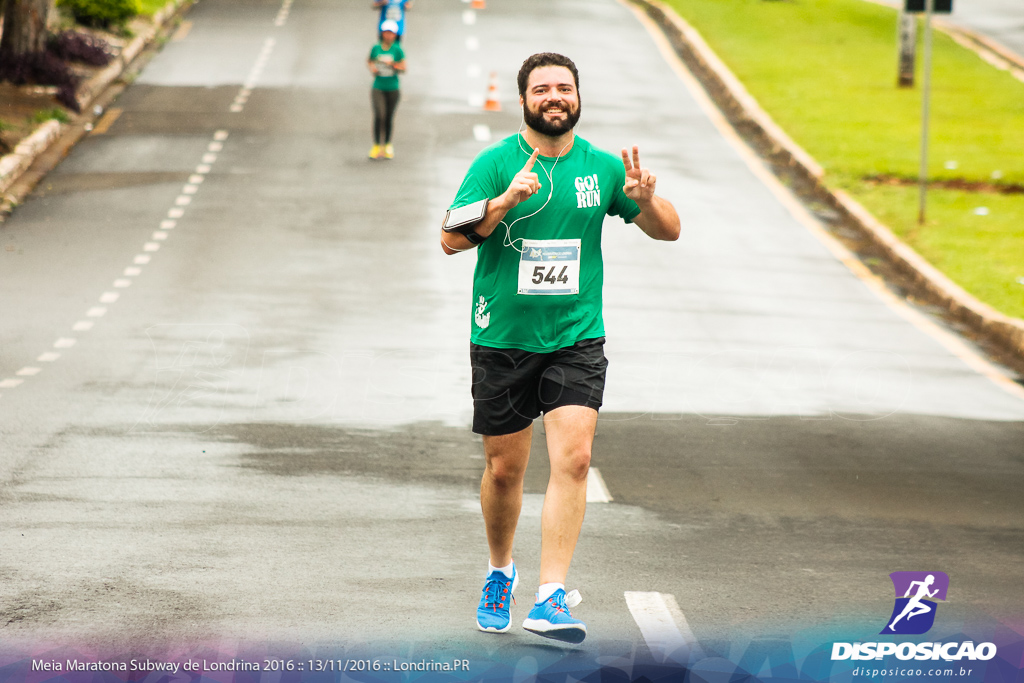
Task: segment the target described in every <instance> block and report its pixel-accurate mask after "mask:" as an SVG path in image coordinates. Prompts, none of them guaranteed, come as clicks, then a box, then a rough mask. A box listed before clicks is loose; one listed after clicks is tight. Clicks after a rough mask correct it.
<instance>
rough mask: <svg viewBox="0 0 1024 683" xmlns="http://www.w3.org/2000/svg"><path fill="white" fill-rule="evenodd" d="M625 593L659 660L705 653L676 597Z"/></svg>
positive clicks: (649, 644) (628, 603)
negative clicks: (701, 650)
mask: <svg viewBox="0 0 1024 683" xmlns="http://www.w3.org/2000/svg"><path fill="white" fill-rule="evenodd" d="M625 596H626V606H627V607H629V613H630V614H632V615H633V620H634V621H635V622H636V625H637V626H639V627H640V633H641V635H643V637H644V642H645V643H647V648H648V649H649V650H650V651H651V654H652V655H654V657H655V658H656V659H658V660H661V661H664V660H666V659H668V658H669V657H671V658H672V659H674V660H676V661H686V660H687V659H689V658H690V657H691V656H692V655H697V657H698V658H699V657H700V656H702V655H701V652H700V645H699V644H698V643H697V639H696V638H695V637H694V635H693V631H691V630H690V625H689V624H688V623H686V617H684V616H683V612H682V610H680V609H679V605H678V604H676V599H675V596H673V595H668V594H666V593H643V592H639V591H626V592H625Z"/></svg>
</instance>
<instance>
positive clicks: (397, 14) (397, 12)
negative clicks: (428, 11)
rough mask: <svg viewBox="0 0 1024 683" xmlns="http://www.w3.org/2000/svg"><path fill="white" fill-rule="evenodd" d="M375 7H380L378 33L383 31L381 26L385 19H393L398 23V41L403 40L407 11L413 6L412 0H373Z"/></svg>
mask: <svg viewBox="0 0 1024 683" xmlns="http://www.w3.org/2000/svg"><path fill="white" fill-rule="evenodd" d="M373 7H374V9H377V8H379V9H380V20H379V21H378V23H377V25H378V29H377V33H382V32H383V29H381V28H379V27H380V26H382V25H383V24H384V22H385V21H393V22H395V23H396V24H398V37H397V38H396V41H401V40H402V35H403V34H404V33H405V11H406V10H407V9H410V8H412V0H373Z"/></svg>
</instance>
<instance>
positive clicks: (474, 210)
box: [441, 199, 489, 234]
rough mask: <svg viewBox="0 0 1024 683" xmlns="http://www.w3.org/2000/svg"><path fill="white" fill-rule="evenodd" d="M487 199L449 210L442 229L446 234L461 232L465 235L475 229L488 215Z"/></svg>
mask: <svg viewBox="0 0 1024 683" xmlns="http://www.w3.org/2000/svg"><path fill="white" fill-rule="evenodd" d="M488 201H489V200H487V199H481V200H480V201H478V202H473V203H472V204H467V205H465V206H460V207H459V208H457V209H449V210H448V213H447V214H446V215H445V217H444V224H443V225H442V226H441V229H442V230H444V231H445V232H461V233H463V234H465V233H467V232H469V231H471V230H472V229H473V228H475V227H476V226H477V225H478V224H479V223H480V222H481V221H482V220H483V219H484V216H486V215H487V202H488Z"/></svg>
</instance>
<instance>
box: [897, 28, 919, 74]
mask: <svg viewBox="0 0 1024 683" xmlns="http://www.w3.org/2000/svg"><path fill="white" fill-rule="evenodd" d="M899 37H900V58H899V68H898V69H897V74H898V75H897V77H896V85H898V86H899V87H901V88H913V87H914V56H915V53H916V52H917V16H916V15H914V14H912V13H910V12H904V11H903V10H900V18H899Z"/></svg>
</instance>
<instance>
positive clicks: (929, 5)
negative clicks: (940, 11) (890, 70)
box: [917, 0, 935, 225]
mask: <svg viewBox="0 0 1024 683" xmlns="http://www.w3.org/2000/svg"><path fill="white" fill-rule="evenodd" d="M934 7H935V0H925V13H924V86H923V88H922V91H923V92H922V94H921V171H920V180H919V182H920V192H919V194H920V203H919V206H918V210H917V224H918V225H924V220H925V201H926V200H925V197H926V195H927V193H928V97H929V95H930V93H931V81H932V78H931V76H932V9H933V8H934Z"/></svg>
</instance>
